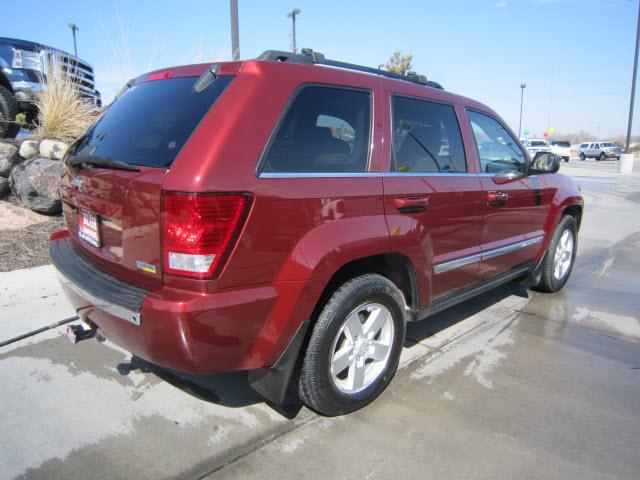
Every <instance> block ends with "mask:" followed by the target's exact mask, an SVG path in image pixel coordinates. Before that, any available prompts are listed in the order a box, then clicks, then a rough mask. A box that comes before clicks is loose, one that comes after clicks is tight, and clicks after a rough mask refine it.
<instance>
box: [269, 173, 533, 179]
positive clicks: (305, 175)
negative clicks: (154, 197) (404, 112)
mask: <svg viewBox="0 0 640 480" xmlns="http://www.w3.org/2000/svg"><path fill="white" fill-rule="evenodd" d="M356 177H383V178H388V177H427V178H438V177H452V178H455V177H458V178H459V177H498V175H497V174H495V173H411V172H322V173H314V172H297V173H296V172H262V173H261V174H260V175H258V178H356ZM534 177H535V176H534V175H531V176H529V177H522V178H534ZM503 178H504V177H503Z"/></svg>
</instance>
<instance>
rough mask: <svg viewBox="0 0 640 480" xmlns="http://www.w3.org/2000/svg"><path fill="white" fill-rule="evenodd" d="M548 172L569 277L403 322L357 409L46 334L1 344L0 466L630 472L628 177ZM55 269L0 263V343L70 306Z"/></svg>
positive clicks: (219, 472)
mask: <svg viewBox="0 0 640 480" xmlns="http://www.w3.org/2000/svg"><path fill="white" fill-rule="evenodd" d="M561 168H562V171H563V172H564V173H567V174H569V175H571V176H573V177H574V178H575V179H576V180H577V181H578V182H579V183H580V184H581V185H582V187H583V193H584V195H585V199H586V202H587V207H586V213H585V217H584V220H583V227H582V230H581V232H580V240H579V241H580V244H579V253H578V258H577V263H576V268H575V270H574V272H573V276H572V278H571V280H570V281H569V283H568V285H567V287H566V288H565V289H564V290H563V291H561V292H558V293H556V294H552V295H544V294H538V293H533V292H531V291H526V290H524V289H523V288H521V287H518V286H514V285H509V286H505V287H502V288H499V289H497V290H495V291H493V292H491V293H490V294H487V295H484V296H483V297H481V298H478V299H475V300H471V301H469V302H466V303H464V304H462V305H459V306H457V307H455V308H453V309H450V310H448V311H446V312H442V313H441V314H439V315H437V316H436V317H433V318H432V319H430V320H428V321H426V322H421V323H419V324H412V325H410V326H409V329H408V339H407V344H406V348H405V350H404V352H403V357H402V369H401V371H400V372H399V373H398V376H397V378H396V379H395V380H394V381H393V382H392V383H391V385H390V387H389V388H388V389H387V391H385V392H384V393H383V394H382V396H381V397H380V398H378V399H377V400H376V401H375V402H374V403H373V404H372V405H370V406H368V407H367V408H365V409H364V410H362V411H360V412H357V413H355V414H352V415H348V416H345V417H340V418H336V419H326V418H322V417H318V416H316V415H314V414H312V413H311V412H309V411H307V410H306V409H302V410H299V411H298V409H296V408H289V409H274V408H272V407H270V406H269V405H267V404H265V403H264V402H262V400H261V399H260V398H259V397H258V396H257V395H256V394H254V393H253V391H252V390H251V389H250V388H249V387H248V386H247V385H246V377H245V375H244V374H228V375H219V376H214V377H211V378H201V377H195V376H186V375H180V376H178V375H175V374H172V373H170V372H166V371H157V370H156V371H140V370H137V369H134V370H130V369H131V367H132V366H131V365H130V363H129V358H130V356H129V355H128V354H126V352H123V351H121V350H120V349H119V348H117V347H116V346H114V345H112V344H109V342H106V343H105V344H98V343H97V342H95V341H87V342H81V343H80V344H78V345H76V346H71V345H70V344H69V343H68V341H67V340H66V337H64V336H63V332H62V329H57V330H54V331H51V332H48V333H46V334H42V335H38V336H36V337H32V338H31V339H28V340H24V341H21V342H19V343H16V344H14V345H12V346H10V347H5V348H2V349H0V381H1V382H2V391H1V393H0V427H1V428H2V432H3V434H2V435H1V436H0V478H19V477H21V476H22V477H24V478H65V479H73V478H133V477H135V478H140V479H144V478H171V477H179V478H201V477H203V476H206V475H209V476H210V477H209V478H238V477H241V478H245V477H246V478H257V477H260V478H276V477H277V478H300V477H301V476H306V477H310V478H327V477H329V476H332V477H335V478H390V477H400V476H402V477H404V478H424V477H430V476H434V477H435V476H437V477H439V478H460V477H468V478H489V477H490V478H496V477H507V478H512V477H516V476H517V477H525V478H567V477H568V478H573V477H578V476H580V477H583V478H637V477H638V476H639V475H640V455H638V452H640V444H639V440H638V432H640V323H639V319H640V313H639V312H640V295H639V294H638V291H639V288H640V280H639V279H638V276H637V273H636V272H638V271H640V250H639V249H638V247H640V209H639V208H638V207H639V206H640V175H638V174H635V175H632V176H620V175H618V174H617V173H615V171H616V169H617V163H616V162H602V163H597V162H579V161H572V162H570V163H568V164H564V163H563V164H562V167H561ZM639 171H640V165H638V163H636V172H639ZM53 277H54V275H53V271H52V269H51V267H40V268H38V269H33V270H28V271H16V272H9V273H2V274H0V305H2V307H1V308H2V310H1V311H2V316H1V319H0V339H5V338H8V337H10V336H13V335H17V334H19V333H23V332H24V331H26V330H31V329H33V328H37V327H40V326H42V325H44V324H46V323H49V322H50V321H52V320H57V319H59V318H63V317H64V316H69V315H71V314H72V313H73V312H72V311H70V310H69V306H68V305H67V304H66V302H65V300H64V298H63V297H62V296H61V295H60V291H59V289H58V287H57V284H56V283H55V281H54V278H53Z"/></svg>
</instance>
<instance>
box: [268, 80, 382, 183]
mask: <svg viewBox="0 0 640 480" xmlns="http://www.w3.org/2000/svg"><path fill="white" fill-rule="evenodd" d="M370 128H371V95H370V93H369V92H366V91H362V90H347V89H341V88H333V87H320V86H308V87H304V88H303V89H302V90H300V91H298V93H297V95H296V97H295V99H294V100H293V103H292V104H291V106H290V107H289V110H288V111H287V113H286V114H285V117H284V119H283V120H282V122H281V123H280V125H279V127H278V131H277V132H276V133H275V136H274V137H273V140H272V143H271V145H270V147H269V149H268V151H267V153H266V159H265V161H264V168H263V171H264V172H274V173H275V172H287V173H340V172H365V171H366V170H367V163H368V162H367V160H368V157H369V143H370V141H369V130H370Z"/></svg>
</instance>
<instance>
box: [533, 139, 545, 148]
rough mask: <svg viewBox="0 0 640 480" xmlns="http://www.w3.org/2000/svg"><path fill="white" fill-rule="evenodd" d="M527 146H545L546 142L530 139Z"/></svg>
mask: <svg viewBox="0 0 640 480" xmlns="http://www.w3.org/2000/svg"><path fill="white" fill-rule="evenodd" d="M529 146H530V147H546V146H547V144H546V143H544V142H543V141H542V140H531V141H530V142H529Z"/></svg>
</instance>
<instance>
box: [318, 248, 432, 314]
mask: <svg viewBox="0 0 640 480" xmlns="http://www.w3.org/2000/svg"><path fill="white" fill-rule="evenodd" d="M369 273H376V274H378V275H382V276H383V277H385V278H388V279H389V280H390V281H391V282H393V283H394V284H395V285H396V286H397V287H398V289H399V290H400V291H401V292H402V295H403V297H404V300H405V304H406V307H407V308H408V309H409V311H410V312H411V317H410V319H414V317H415V315H416V314H417V312H418V310H419V302H420V292H419V286H418V279H417V274H416V269H415V267H414V265H413V263H412V262H411V260H410V259H409V257H407V256H406V255H404V254H402V253H397V252H388V253H381V254H377V255H370V256H367V257H362V258H358V259H355V260H351V261H349V262H347V263H345V264H344V265H342V266H341V267H340V268H339V269H338V270H337V271H336V272H335V273H334V274H333V275H332V276H331V278H330V280H329V281H328V283H327V284H326V286H325V288H324V290H323V291H322V294H321V295H320V297H319V298H318V302H317V303H316V306H315V308H314V310H313V314H312V316H311V318H312V319H314V318H317V316H318V315H319V313H320V311H321V310H322V308H323V306H324V305H325V303H326V302H327V300H328V299H329V297H330V296H331V295H332V294H333V292H334V291H335V290H336V289H337V288H339V287H340V285H342V284H343V283H345V282H347V281H349V280H351V279H352V278H355V277H358V276H360V275H366V274H369Z"/></svg>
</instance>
